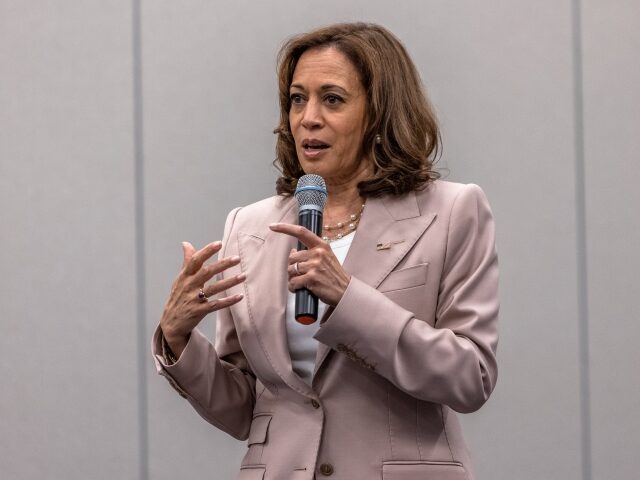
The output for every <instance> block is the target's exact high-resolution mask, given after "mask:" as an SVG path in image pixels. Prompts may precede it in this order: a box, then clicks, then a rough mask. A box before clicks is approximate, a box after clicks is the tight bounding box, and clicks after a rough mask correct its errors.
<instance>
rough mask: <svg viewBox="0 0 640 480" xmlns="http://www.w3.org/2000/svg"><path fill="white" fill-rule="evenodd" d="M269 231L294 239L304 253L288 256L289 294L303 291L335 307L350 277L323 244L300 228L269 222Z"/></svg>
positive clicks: (323, 242)
mask: <svg viewBox="0 0 640 480" xmlns="http://www.w3.org/2000/svg"><path fill="white" fill-rule="evenodd" d="M269 228H270V229H271V230H273V231H274V232H278V233H284V234H286V235H291V236H292V237H295V238H297V239H298V240H299V241H300V243H302V244H303V245H305V246H306V247H307V250H300V251H298V250H292V251H291V253H290V254H289V267H288V269H287V273H288V274H289V291H291V292H294V291H296V290H298V289H300V288H307V289H309V290H311V292H312V293H313V294H314V295H316V296H317V297H318V298H319V299H320V300H322V301H323V302H324V303H326V304H327V305H331V306H336V305H337V304H338V302H339V301H340V299H341V298H342V295H343V294H344V291H345V290H346V289H347V285H349V282H350V281H351V275H349V274H348V273H347V272H345V270H344V268H342V265H340V262H339V261H338V259H337V258H336V256H335V255H334V254H333V251H332V250H331V247H330V246H329V244H328V243H327V242H325V241H324V240H322V239H321V238H320V237H318V236H317V235H315V234H314V233H313V232H311V231H310V230H307V229H306V228H304V227H302V226H300V225H290V224H288V223H272V224H271V225H269Z"/></svg>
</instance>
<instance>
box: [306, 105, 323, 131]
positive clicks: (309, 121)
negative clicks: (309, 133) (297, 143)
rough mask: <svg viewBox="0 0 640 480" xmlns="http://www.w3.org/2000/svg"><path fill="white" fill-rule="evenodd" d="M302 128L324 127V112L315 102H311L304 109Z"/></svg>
mask: <svg viewBox="0 0 640 480" xmlns="http://www.w3.org/2000/svg"><path fill="white" fill-rule="evenodd" d="M302 126H303V127H304V128H306V129H312V128H318V127H320V126H322V112H321V111H320V105H319V103H318V102H316V101H314V100H309V101H308V102H307V104H306V105H305V107H304V112H303V115H302Z"/></svg>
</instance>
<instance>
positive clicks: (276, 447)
mask: <svg viewBox="0 0 640 480" xmlns="http://www.w3.org/2000/svg"><path fill="white" fill-rule="evenodd" d="M272 222H288V223H296V222H297V205H296V202H295V200H294V199H291V198H288V199H283V198H281V197H272V198H268V199H266V200H263V201H260V202H258V203H255V204H253V205H250V206H248V207H244V208H241V209H236V210H234V211H232V212H231V213H230V214H229V217H228V219H227V222H226V226H225V235H224V239H223V242H224V253H223V255H224V256H231V255H239V256H240V258H241V262H240V264H239V265H238V266H237V267H235V268H233V269H231V270H230V271H228V275H236V274H238V273H240V271H243V272H246V273H247V281H246V282H245V283H244V284H243V285H239V286H237V287H234V288H233V289H231V290H230V291H229V292H228V294H234V293H244V295H245V298H244V299H243V300H242V301H241V302H239V303H238V304H236V305H234V306H232V307H231V308H230V309H228V310H226V311H220V312H218V317H217V333H216V341H215V347H214V346H213V345H212V344H211V343H210V342H209V341H208V340H207V338H206V337H205V336H204V335H203V334H201V333H200V332H199V331H197V330H194V332H193V333H192V335H191V337H190V340H189V342H188V345H187V347H186V349H185V350H184V352H183V354H182V355H181V357H180V358H179V360H178V361H177V362H176V363H175V364H173V365H170V366H167V365H166V364H165V362H164V361H163V359H162V355H161V337H160V335H159V332H158V331H156V334H155V335H154V338H153V341H152V348H153V352H154V358H155V362H156V366H157V369H158V372H159V373H160V374H161V375H164V376H166V377H167V378H168V379H169V381H170V383H171V384H172V385H173V386H174V388H176V389H177V390H178V391H179V393H180V394H181V395H183V396H184V397H186V398H187V400H188V401H189V402H190V403H191V405H193V407H194V408H195V410H197V412H198V413H199V414H200V415H201V416H202V417H204V418H205V419H206V420H207V421H209V422H210V423H211V424H213V425H215V426H216V427H218V428H220V429H222V430H224V431H225V432H227V433H229V434H230V435H232V436H233V437H235V438H238V439H241V440H245V439H246V440H247V445H248V449H247V453H246V455H245V457H244V459H243V461H242V465H241V467H240V472H239V476H238V477H237V478H238V479H241V480H276V479H278V480H302V479H305V480H311V479H314V478H316V479H322V478H325V477H327V478H331V479H336V480H337V479H340V480H363V479H366V480H369V479H381V480H418V479H435V480H463V479H464V480H471V479H473V473H472V469H471V465H470V461H469V455H468V452H467V448H466V446H465V442H464V439H463V436H462V432H461V429H460V425H459V423H458V420H457V418H456V414H455V412H454V411H456V412H463V413H466V412H473V411H475V410H477V409H478V408H480V406H481V405H482V404H483V403H484V402H486V401H487V399H488V398H489V395H490V394H491V391H492V390H493V388H494V385H495V383H496V377H497V367H496V359H495V352H496V345H497V340H498V335H497V330H496V327H497V317H498V262H497V255H496V249H495V233H494V221H493V216H492V214H491V210H490V207H489V204H488V202H487V200H486V198H485V196H484V193H483V192H482V190H481V189H480V188H479V187H478V186H476V185H473V184H469V185H462V184H457V183H451V182H444V181H436V182H435V183H433V184H432V185H431V186H430V187H429V188H427V189H425V190H423V191H419V192H414V193H410V194H407V195H404V196H401V197H390V196H386V197H381V198H370V199H368V200H367V205H366V207H365V213H364V215H363V217H362V220H361V223H360V225H359V227H358V230H357V233H356V235H355V238H354V240H353V243H352V245H351V248H350V250H349V254H348V256H347V258H346V260H345V262H344V268H345V269H346V270H347V271H348V272H349V273H350V274H351V275H352V279H351V282H350V284H349V286H348V288H347V290H346V292H345V294H344V296H343V297H342V300H341V301H340V303H339V304H338V305H337V306H336V307H335V308H334V309H330V310H329V311H328V312H327V314H326V315H325V317H324V318H323V321H322V324H321V325H322V326H321V328H320V330H319V331H318V333H317V334H316V337H315V338H316V339H317V340H318V341H319V342H320V347H319V349H318V353H317V357H316V367H315V374H314V379H313V384H312V385H311V386H309V385H308V384H306V383H305V382H304V381H302V379H300V378H299V377H298V376H297V375H296V374H295V373H294V372H293V370H292V367H291V359H290V356H289V353H288V347H287V338H286V330H285V305H286V299H287V286H286V285H287V275H286V267H287V256H288V253H289V251H290V249H291V248H295V242H294V240H292V239H290V238H289V237H287V236H285V235H282V234H276V233H274V232H271V231H270V230H269V228H268V225H269V224H270V223H272Z"/></svg>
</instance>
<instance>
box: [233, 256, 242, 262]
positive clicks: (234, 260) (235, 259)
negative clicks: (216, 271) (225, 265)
mask: <svg viewBox="0 0 640 480" xmlns="http://www.w3.org/2000/svg"><path fill="white" fill-rule="evenodd" d="M231 261H232V262H239V261H240V257H239V256H238V255H234V256H233V257H231Z"/></svg>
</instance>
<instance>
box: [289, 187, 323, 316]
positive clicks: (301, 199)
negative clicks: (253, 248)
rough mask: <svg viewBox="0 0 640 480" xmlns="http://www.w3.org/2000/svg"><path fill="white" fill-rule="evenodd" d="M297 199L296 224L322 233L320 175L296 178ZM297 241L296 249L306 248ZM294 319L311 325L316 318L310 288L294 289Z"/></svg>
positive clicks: (313, 296)
mask: <svg viewBox="0 0 640 480" xmlns="http://www.w3.org/2000/svg"><path fill="white" fill-rule="evenodd" d="M294 195H295V197H296V200H298V224H299V225H302V226H303V227H305V228H306V229H308V230H311V231H312V232H313V233H315V234H316V235H318V236H321V235H322V211H323V210H324V204H325V203H326V201H327V186H326V185H325V183H324V179H323V178H322V177H321V176H320V175H303V176H301V177H300V178H299V179H298V185H297V186H296V192H295V194H294ZM306 249H307V247H306V246H304V245H303V244H302V243H300V241H298V250H306ZM295 318H296V320H297V321H298V322H299V323H301V324H303V325H311V324H312V323H313V322H315V321H316V320H317V319H318V297H316V296H315V295H314V294H313V293H311V291H310V290H308V289H306V288H301V289H299V290H296V309H295Z"/></svg>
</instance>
